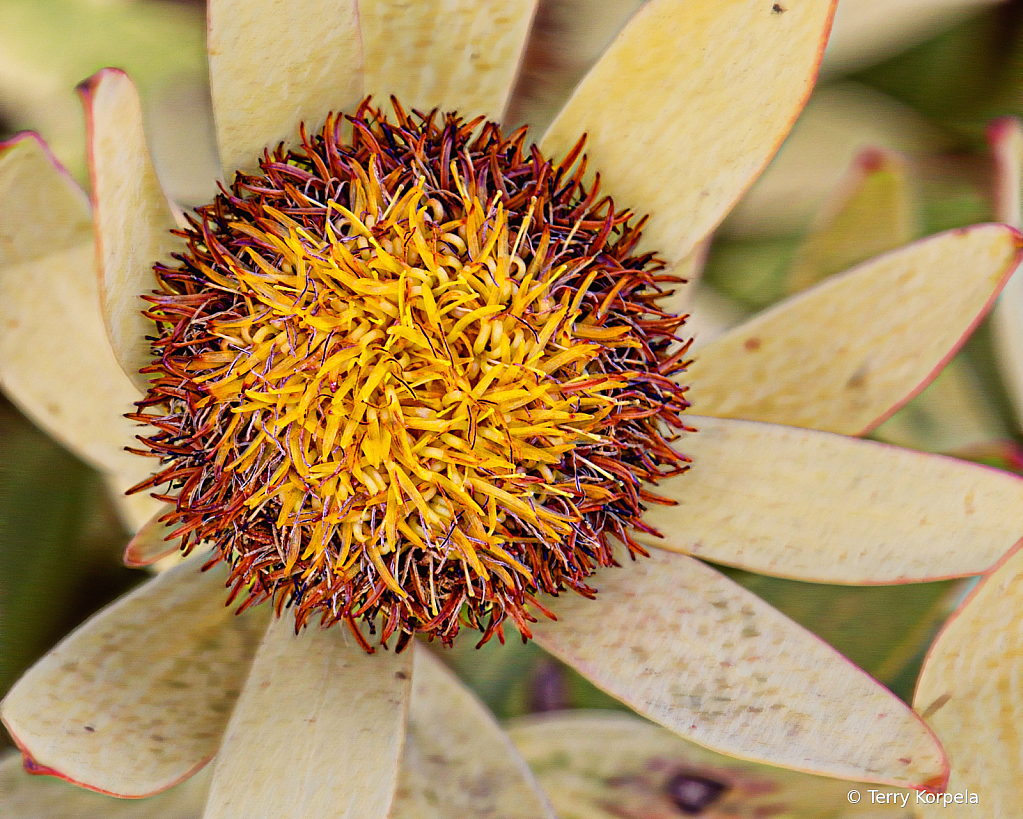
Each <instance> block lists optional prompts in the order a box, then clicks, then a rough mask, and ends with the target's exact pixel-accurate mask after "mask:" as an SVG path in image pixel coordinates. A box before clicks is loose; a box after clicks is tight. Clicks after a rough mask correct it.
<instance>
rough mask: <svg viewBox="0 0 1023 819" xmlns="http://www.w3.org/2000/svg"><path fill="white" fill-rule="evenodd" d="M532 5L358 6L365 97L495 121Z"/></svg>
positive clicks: (429, 1) (468, 1)
mask: <svg viewBox="0 0 1023 819" xmlns="http://www.w3.org/2000/svg"><path fill="white" fill-rule="evenodd" d="M536 2H537V0H416V2H414V3H409V2H405V0H362V2H360V3H359V24H360V25H361V27H362V37H363V42H364V44H365V49H366V93H367V94H372V95H373V96H374V97H375V98H376V100H377V101H378V103H381V104H382V103H384V102H385V101H386V100H387V98H388V97H389V96H390V95H391V94H394V95H395V96H397V97H398V99H399V100H400V101H401V103H402V105H404V106H405V107H406V108H417V109H420V110H423V111H429V110H430V109H431V108H436V107H440V108H441V109H442V110H444V111H452V110H457V111H458V112H459V113H461V114H464V115H467V116H470V117H471V116H478V115H480V114H483V115H486V116H487V117H489V118H490V119H495V120H500V119H501V117H502V116H503V114H504V109H505V106H506V105H507V102H508V97H509V95H510V94H511V89H512V84H513V83H514V82H515V76H516V74H517V73H518V69H519V61H520V59H521V57H522V52H523V49H524V48H525V43H526V35H527V34H528V33H529V26H530V23H531V22H532V20H533V14H534V12H535V11H536Z"/></svg>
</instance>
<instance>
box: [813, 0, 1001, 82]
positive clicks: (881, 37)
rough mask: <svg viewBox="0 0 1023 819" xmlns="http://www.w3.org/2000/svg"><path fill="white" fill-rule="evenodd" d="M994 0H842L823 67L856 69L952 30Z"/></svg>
mask: <svg viewBox="0 0 1023 819" xmlns="http://www.w3.org/2000/svg"><path fill="white" fill-rule="evenodd" d="M998 2H999V0H842V2H841V3H839V4H838V11H837V12H836V14H835V30H834V31H833V32H832V34H831V40H830V41H829V42H828V51H827V54H825V56H824V68H823V70H824V71H826V72H828V74H829V75H830V74H835V73H839V72H845V71H855V70H856V69H857V68H863V67H865V66H868V65H871V64H872V63H876V62H880V61H881V60H883V59H885V58H887V57H890V56H892V55H894V54H896V53H898V52H899V51H901V50H904V49H907V48H910V47H911V46H914V45H916V44H917V43H921V42H923V41H924V40H926V39H928V38H929V37H932V36H934V35H936V34H939V33H940V32H941V31H943V30H946V29H949V28H952V27H953V26H954V25H955V24H956V23H958V22H959V21H961V20H963V19H965V18H966V17H968V16H969V15H971V14H976V13H977V12H978V11H980V10H982V9H983V8H984V7H985V6H991V5H994V4H995V3H998Z"/></svg>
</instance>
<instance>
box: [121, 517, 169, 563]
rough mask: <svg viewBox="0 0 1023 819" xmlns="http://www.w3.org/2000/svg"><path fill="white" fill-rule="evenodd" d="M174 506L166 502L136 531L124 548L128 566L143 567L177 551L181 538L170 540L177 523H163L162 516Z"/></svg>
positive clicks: (125, 560)
mask: <svg viewBox="0 0 1023 819" xmlns="http://www.w3.org/2000/svg"><path fill="white" fill-rule="evenodd" d="M172 510H173V507H172V506H170V505H169V504H164V505H163V506H162V507H161V509H160V511H159V512H158V513H157V514H156V515H154V516H153V517H151V518H150V519H149V520H148V521H146V524H145V525H144V526H143V527H142V528H141V529H139V530H138V532H136V533H135V537H133V538H132V539H131V540H130V541H129V542H128V545H127V546H125V548H124V562H125V565H127V566H133V567H136V568H141V567H143V566H149V565H151V564H153V563H156V561H158V560H160V558H163V557H167V555H169V554H173V553H174V552H176V551H177V549H178V546H179V545H180V538H174V539H171V540H168V537H170V535H171V533H172V532H173V531H174V530H175V529H176V528H178V527H177V526H176V525H168V524H166V523H163V522H162V521H161V520H160V518H162V517H163V516H164V515H165V514H167V513H168V512H170V511H172Z"/></svg>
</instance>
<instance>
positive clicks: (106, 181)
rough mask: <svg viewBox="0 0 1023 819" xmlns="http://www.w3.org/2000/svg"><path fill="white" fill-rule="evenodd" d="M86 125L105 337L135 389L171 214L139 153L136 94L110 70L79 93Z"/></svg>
mask: <svg viewBox="0 0 1023 819" xmlns="http://www.w3.org/2000/svg"><path fill="white" fill-rule="evenodd" d="M82 98H83V100H84V102H85V113H86V118H87V120H88V126H89V168H90V173H91V176H92V195H93V204H94V213H95V220H96V242H97V253H98V257H99V267H100V298H101V302H102V305H103V318H104V321H105V322H106V327H107V335H108V336H109V337H110V343H111V346H113V348H114V354H115V355H116V356H117V359H118V361H120V363H121V367H122V369H123V370H124V372H125V373H127V375H128V377H129V378H130V379H131V380H132V383H134V384H135V386H136V387H138V389H140V390H142V391H143V392H145V390H146V389H147V387H148V383H149V382H148V379H147V378H146V377H145V376H144V375H142V374H141V373H139V370H140V369H142V368H143V367H145V366H147V365H148V364H149V363H150V361H151V359H152V353H151V351H150V347H149V342H148V341H147V340H146V336H155V335H156V326H155V325H154V324H153V322H152V321H151V320H150V319H148V318H146V317H145V316H143V315H142V311H143V310H147V309H148V308H149V305H148V304H147V303H146V302H144V301H143V300H142V298H141V296H142V295H143V294H146V293H152V292H153V291H154V290H156V289H157V285H156V277H155V276H154V275H153V265H154V264H155V263H156V262H167V261H169V260H170V253H171V252H172V251H173V250H174V249H175V248H177V247H178V246H179V244H180V239H177V238H175V237H174V236H172V235H171V234H170V231H171V230H173V229H174V228H175V227H177V223H176V221H175V219H174V213H173V211H172V210H171V207H170V204H169V203H168V202H167V197H166V196H164V193H163V189H162V188H161V187H160V180H159V179H158V178H157V176H156V169H155V168H154V167H153V162H152V160H151V159H150V157H149V149H148V148H147V147H146V135H145V132H144V131H143V128H142V108H141V104H140V102H139V96H138V92H137V91H136V90H135V86H134V85H132V82H131V80H129V79H128V76H127V75H126V74H125V73H124V72H122V71H117V70H116V69H112V68H105V69H103V70H102V71H100V72H99V73H98V74H95V75H94V76H93V77H92V79H90V80H89V81H88V82H87V83H86V84H85V85H84V86H83V87H82Z"/></svg>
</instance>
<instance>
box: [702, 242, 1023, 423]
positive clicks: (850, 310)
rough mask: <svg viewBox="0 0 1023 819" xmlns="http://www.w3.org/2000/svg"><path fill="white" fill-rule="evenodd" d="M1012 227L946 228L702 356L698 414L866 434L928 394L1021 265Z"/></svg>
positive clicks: (766, 317) (771, 314)
mask: <svg viewBox="0 0 1023 819" xmlns="http://www.w3.org/2000/svg"><path fill="white" fill-rule="evenodd" d="M1020 246H1021V244H1020V235H1019V233H1018V232H1016V231H1015V230H1013V229H1011V228H1008V227H1006V226H1004V225H976V226H974V227H970V228H964V229H961V230H953V231H949V232H947V233H940V234H938V235H937V236H932V237H930V238H928V239H924V240H922V241H919V242H915V243H914V244H911V245H907V246H906V247H904V248H901V249H900V250H896V251H893V252H892V253H887V254H885V255H883V256H879V257H877V258H876V259H873V260H871V261H869V262H865V263H864V264H862V265H859V266H858V267H855V268H853V269H852V270H850V271H847V272H846V273H843V274H839V275H837V276H832V277H831V278H830V279H828V280H827V281H825V282H823V283H821V284H820V285H818V286H816V287H813V288H811V289H810V290H807V291H805V292H803V293H801V294H800V295H798V296H795V297H793V298H790V299H788V300H786V301H784V302H782V303H781V304H779V305H777V306H775V307H774V308H772V309H770V310H768V311H766V312H765V313H762V314H760V315H759V316H757V317H756V318H754V319H752V320H751V321H749V322H747V323H745V324H742V325H740V326H739V327H736V328H735V329H734V330H732V331H731V332H729V333H727V334H725V335H724V336H722V337H721V338H719V339H717V340H715V341H714V342H712V343H711V344H709V345H707V346H706V347H704V348H702V349H701V350H700V354H699V356H698V357H697V359H696V361H695V363H694V364H693V366H692V368H691V369H690V371H689V372H688V373H686V375H685V378H686V380H687V381H688V383H689V384H691V385H692V389H691V390H690V392H689V397H690V399H691V400H692V402H693V408H694V411H696V412H698V413H700V414H702V415H715V416H719V417H722V418H748V419H751V420H756V421H770V422H773V423H780V424H790V425H792V426H799V427H813V428H815V429H822V430H828V431H830V432H840V433H843V434H847V435H853V434H861V433H864V432H867V431H869V430H870V429H872V428H873V427H875V426H877V425H878V424H879V423H880V422H881V421H883V420H884V419H885V418H887V417H888V416H889V415H891V414H892V413H893V412H894V411H895V410H896V409H898V408H899V407H900V406H902V405H903V404H904V403H906V401H908V400H909V399H910V398H912V397H913V396H914V395H915V394H916V393H918V392H919V391H920V390H922V389H923V388H924V387H925V386H926V385H927V384H928V383H929V382H930V381H931V380H932V379H933V378H934V376H935V374H936V373H937V372H938V371H939V370H940V369H941V367H942V366H943V365H944V364H945V363H946V362H947V361H948V360H949V358H951V356H952V354H953V353H954V352H955V350H956V349H958V347H959V346H960V345H961V344H962V342H963V340H964V339H965V337H966V336H967V335H968V334H969V333H970V331H971V330H972V329H973V328H974V327H975V326H976V325H977V322H979V321H980V319H981V318H982V317H983V315H984V313H985V312H986V310H987V308H988V307H989V306H990V305H991V303H992V301H993V300H994V298H995V296H997V294H998V291H999V289H1000V288H1001V286H1002V284H1003V283H1004V282H1005V280H1006V278H1007V277H1008V276H1009V274H1011V273H1012V271H1013V270H1015V268H1016V265H1017V264H1018V263H1019V260H1020Z"/></svg>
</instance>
